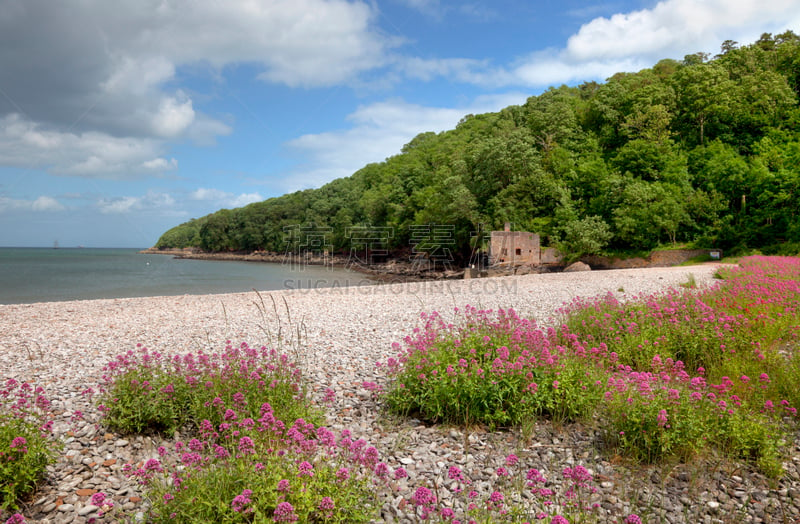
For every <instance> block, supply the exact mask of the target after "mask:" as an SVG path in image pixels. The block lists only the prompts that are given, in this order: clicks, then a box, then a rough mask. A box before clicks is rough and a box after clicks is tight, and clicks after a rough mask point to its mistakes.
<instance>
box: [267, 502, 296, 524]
mask: <svg viewBox="0 0 800 524" xmlns="http://www.w3.org/2000/svg"><path fill="white" fill-rule="evenodd" d="M272 518H273V520H274V521H275V522H296V521H297V519H298V516H297V514H295V512H294V506H292V505H291V504H290V503H288V502H281V503H280V504H278V505H277V506H276V507H275V512H274V513H273V514H272Z"/></svg>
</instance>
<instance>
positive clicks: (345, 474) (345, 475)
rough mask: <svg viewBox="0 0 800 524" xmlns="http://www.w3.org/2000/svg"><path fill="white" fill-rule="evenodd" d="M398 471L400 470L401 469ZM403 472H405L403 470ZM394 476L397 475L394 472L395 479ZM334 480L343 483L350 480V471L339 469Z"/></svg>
mask: <svg viewBox="0 0 800 524" xmlns="http://www.w3.org/2000/svg"><path fill="white" fill-rule="evenodd" d="M400 469H401V470H402V469H403V468H400ZM398 471H399V470H398ZM403 471H404V472H405V470H403ZM396 476H397V473H396V472H395V477H396ZM336 478H337V479H339V481H341V482H344V481H345V480H347V479H349V478H350V470H349V469H347V468H339V471H337V472H336Z"/></svg>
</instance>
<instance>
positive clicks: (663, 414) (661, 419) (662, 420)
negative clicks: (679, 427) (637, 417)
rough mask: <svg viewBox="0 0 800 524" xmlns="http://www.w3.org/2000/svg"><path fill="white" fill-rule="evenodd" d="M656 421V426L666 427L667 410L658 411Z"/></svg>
mask: <svg viewBox="0 0 800 524" xmlns="http://www.w3.org/2000/svg"><path fill="white" fill-rule="evenodd" d="M656 419H657V420H658V426H659V427H662V428H663V427H664V426H666V425H667V410H666V409H662V410H661V411H659V412H658V416H657V417H656Z"/></svg>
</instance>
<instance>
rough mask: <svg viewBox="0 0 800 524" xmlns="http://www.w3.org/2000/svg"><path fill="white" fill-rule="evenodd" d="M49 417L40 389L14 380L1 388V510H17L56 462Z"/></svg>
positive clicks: (56, 446)
mask: <svg viewBox="0 0 800 524" xmlns="http://www.w3.org/2000/svg"><path fill="white" fill-rule="evenodd" d="M51 417H52V413H51V406H50V401H49V400H48V398H47V396H46V394H45V391H44V389H43V388H42V387H41V386H34V385H32V384H29V383H27V382H19V381H17V380H15V379H13V378H9V379H8V380H6V382H5V383H4V384H2V385H1V386H0V508H3V509H17V508H18V507H19V504H20V502H21V501H22V500H23V499H24V498H25V497H28V496H30V495H31V494H32V493H33V492H34V491H35V489H36V486H37V485H38V484H39V483H40V482H41V481H42V480H43V479H44V477H45V474H46V468H47V466H48V465H50V464H51V463H53V462H54V461H55V458H56V453H57V451H58V448H59V445H58V443H57V442H56V441H55V440H54V439H53V436H52V425H53V422H52V419H51Z"/></svg>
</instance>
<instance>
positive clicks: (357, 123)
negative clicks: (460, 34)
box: [282, 93, 527, 191]
mask: <svg viewBox="0 0 800 524" xmlns="http://www.w3.org/2000/svg"><path fill="white" fill-rule="evenodd" d="M526 98H527V95H525V94H521V93H506V94H500V95H492V96H485V97H479V98H477V99H475V100H474V101H473V102H472V103H471V104H469V105H466V106H463V107H452V108H446V107H425V106H421V105H417V104H410V103H407V102H404V101H402V100H389V101H384V102H379V103H376V104H371V105H368V106H362V107H359V108H358V109H357V110H356V111H355V112H354V113H352V114H351V115H349V116H348V117H347V119H348V120H349V121H350V122H352V123H353V127H351V128H350V129H347V130H342V131H330V132H327V133H319V134H309V135H303V136H301V137H298V138H296V139H294V140H292V141H290V142H289V143H288V144H287V145H288V146H289V147H290V148H292V149H294V150H296V151H298V152H300V153H301V154H302V157H303V158H305V159H307V163H306V164H305V165H304V166H302V167H301V168H300V169H298V170H297V171H296V172H295V173H293V174H292V176H291V177H287V179H286V181H285V183H284V185H283V187H282V189H283V190H285V191H292V190H296V189H301V188H308V187H318V186H320V185H322V184H324V183H326V182H330V181H331V180H333V179H336V178H341V177H345V176H350V175H352V174H353V173H354V172H355V171H357V170H358V169H360V168H362V167H364V166H365V165H366V164H368V163H371V162H381V161H383V160H385V159H386V158H387V157H389V156H393V155H396V154H399V153H400V150H401V149H402V147H403V146H404V145H405V144H407V143H408V142H410V141H411V139H413V138H414V137H415V136H417V135H418V134H419V133H423V132H427V131H434V132H441V131H445V130H447V129H452V128H454V127H455V126H456V124H457V123H458V122H459V120H461V119H462V118H463V117H464V115H467V114H469V113H486V112H491V111H498V110H500V109H502V108H504V107H506V106H509V105H513V104H521V103H523V102H524V101H525V100H526Z"/></svg>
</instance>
